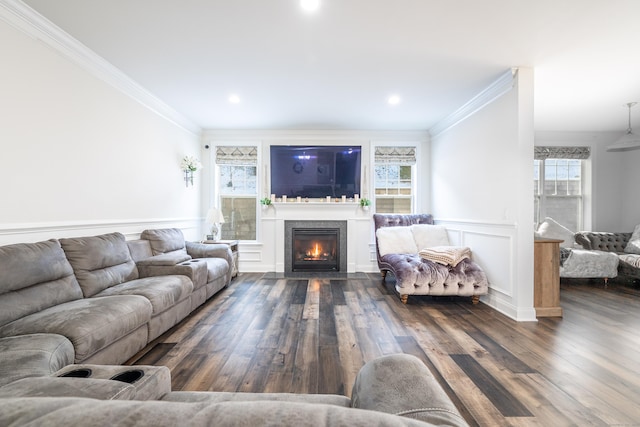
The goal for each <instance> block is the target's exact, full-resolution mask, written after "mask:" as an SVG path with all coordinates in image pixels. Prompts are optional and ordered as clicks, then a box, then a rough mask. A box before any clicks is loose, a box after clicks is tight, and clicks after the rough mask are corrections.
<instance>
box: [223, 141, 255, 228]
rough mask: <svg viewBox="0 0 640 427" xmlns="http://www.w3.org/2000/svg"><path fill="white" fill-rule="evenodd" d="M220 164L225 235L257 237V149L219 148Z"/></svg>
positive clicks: (243, 147) (244, 147)
mask: <svg viewBox="0 0 640 427" xmlns="http://www.w3.org/2000/svg"><path fill="white" fill-rule="evenodd" d="M216 165H217V170H218V193H219V195H220V210H221V211H222V215H223V216H224V219H225V222H224V223H223V224H222V238H223V239H232V240H236V239H237V240H255V239H256V206H257V195H258V190H257V174H256V171H257V148H256V147H246V146H242V147H218V148H217V150H216Z"/></svg>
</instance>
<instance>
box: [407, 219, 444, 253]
mask: <svg viewBox="0 0 640 427" xmlns="http://www.w3.org/2000/svg"><path fill="white" fill-rule="evenodd" d="M411 231H412V232H413V238H414V240H415V241H416V247H418V248H429V247H432V246H448V245H449V235H448V234H447V229H446V228H445V227H444V226H442V225H431V224H414V225H412V226H411Z"/></svg>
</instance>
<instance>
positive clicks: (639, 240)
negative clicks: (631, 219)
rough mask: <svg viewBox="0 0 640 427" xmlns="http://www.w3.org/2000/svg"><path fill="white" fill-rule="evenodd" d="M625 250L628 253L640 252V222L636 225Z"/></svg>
mask: <svg viewBox="0 0 640 427" xmlns="http://www.w3.org/2000/svg"><path fill="white" fill-rule="evenodd" d="M624 251H625V252H626V253H628V254H640V224H638V225H636V228H634V230H633V234H632V235H631V238H629V241H628V242H627V246H625V247H624Z"/></svg>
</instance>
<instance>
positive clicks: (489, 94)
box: [429, 68, 518, 137]
mask: <svg viewBox="0 0 640 427" xmlns="http://www.w3.org/2000/svg"><path fill="white" fill-rule="evenodd" d="M517 74H518V69H517V68H511V69H509V70H507V71H506V72H505V73H503V74H502V75H501V76H500V77H498V79H497V80H496V81H494V82H493V83H491V84H490V85H489V86H488V87H487V88H486V89H484V90H483V91H482V92H480V93H479V94H478V95H476V96H475V97H473V98H472V99H471V100H470V101H469V102H467V103H466V104H464V105H463V106H462V107H460V108H458V109H457V110H456V111H454V112H453V113H451V114H449V115H448V116H447V117H445V118H444V119H442V120H440V121H439V122H438V123H436V124H435V125H433V126H432V127H431V128H430V129H429V133H430V134H431V137H435V136H438V135H440V134H441V133H443V132H445V131H447V130H449V129H451V128H452V127H454V126H455V125H457V124H458V123H460V122H461V121H463V120H464V119H466V118H467V117H469V116H472V115H473V114H475V113H476V112H478V111H480V110H481V109H482V108H484V107H485V106H487V105H488V104H490V103H492V102H493V101H495V100H496V99H498V98H499V97H501V96H502V95H504V94H505V93H507V92H509V91H510V90H511V89H513V86H514V81H515V79H516V76H517Z"/></svg>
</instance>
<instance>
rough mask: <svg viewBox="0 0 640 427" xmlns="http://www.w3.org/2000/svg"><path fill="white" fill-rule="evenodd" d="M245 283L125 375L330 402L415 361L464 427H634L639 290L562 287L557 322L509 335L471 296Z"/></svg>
mask: <svg viewBox="0 0 640 427" xmlns="http://www.w3.org/2000/svg"><path fill="white" fill-rule="evenodd" d="M265 277H268V276H265V275H263V274H258V273H242V274H240V275H239V276H238V278H236V279H234V281H233V282H232V283H231V285H230V286H229V287H228V288H226V289H224V290H223V291H221V292H220V293H219V294H218V295H216V296H214V297H213V298H212V299H211V300H209V301H208V302H206V303H205V304H204V305H203V306H202V307H201V308H199V309H198V310H197V311H196V312H194V313H193V314H192V315H191V316H190V317H188V318H187V319H185V320H184V321H183V322H182V323H180V324H179V325H177V326H176V327H174V328H173V329H171V330H170V331H168V332H167V333H165V334H164V335H162V336H161V337H159V338H158V339H156V340H155V341H154V342H153V343H151V344H150V345H149V346H147V348H145V349H144V350H143V351H141V352H140V353H139V354H138V355H137V356H136V357H134V358H133V359H132V360H131V361H130V362H129V363H135V364H154V365H165V366H168V367H169V368H170V369H171V374H172V382H173V384H172V386H173V390H214V391H243V392H294V393H337V394H344V395H347V396H350V394H351V387H352V386H353V382H354V379H355V376H356V374H357V372H358V370H359V369H360V367H361V366H362V365H363V364H364V363H365V362H367V361H368V360H371V359H374V358H376V357H378V356H381V355H384V354H390V353H409V354H414V355H416V356H417V357H419V358H420V359H422V360H423V361H424V363H425V364H426V365H427V367H428V368H429V369H430V370H431V371H432V372H433V373H434V375H435V376H436V378H437V379H438V381H439V382H440V383H441V385H442V386H443V387H444V389H445V390H446V391H447V393H448V394H449V396H450V397H451V398H452V399H453V401H454V403H455V404H456V406H457V407H458V408H459V410H460V412H461V413H462V414H463V416H464V417H465V419H466V420H467V422H468V423H469V424H470V425H472V426H574V425H575V426H640V405H638V403H640V292H639V291H638V290H634V289H633V288H631V287H628V286H623V285H622V284H620V285H618V284H616V283H615V282H614V283H611V284H610V285H609V287H608V288H607V289H604V287H603V286H602V283H600V282H569V283H563V285H562V290H561V305H562V308H563V310H564V317H563V318H543V319H540V321H539V322H525V323H522V322H521V323H518V322H515V321H513V320H511V319H509V318H507V317H506V316H504V315H502V314H500V313H499V312H497V311H495V310H493V309H491V308H489V307H488V306H486V305H484V304H482V303H481V304H478V305H472V304H471V302H470V299H468V298H448V297H442V298H432V297H410V298H409V304H407V305H403V304H402V303H401V302H400V300H399V298H398V297H397V295H395V293H394V291H393V277H390V278H389V277H388V278H387V280H386V282H383V281H382V280H381V278H380V276H379V275H378V274H366V275H359V276H358V277H364V278H358V279H352V278H350V279H346V280H339V279H276V278H265Z"/></svg>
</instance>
